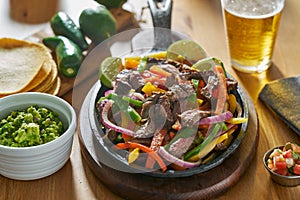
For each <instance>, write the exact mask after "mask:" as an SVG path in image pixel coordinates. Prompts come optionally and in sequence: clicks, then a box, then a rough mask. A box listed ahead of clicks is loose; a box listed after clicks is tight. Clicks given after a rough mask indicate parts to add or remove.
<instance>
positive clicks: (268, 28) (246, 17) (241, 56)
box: [221, 0, 284, 73]
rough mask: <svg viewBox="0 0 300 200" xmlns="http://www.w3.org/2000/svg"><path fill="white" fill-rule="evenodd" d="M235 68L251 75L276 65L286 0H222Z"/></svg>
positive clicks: (232, 62) (231, 56)
mask: <svg viewBox="0 0 300 200" xmlns="http://www.w3.org/2000/svg"><path fill="white" fill-rule="evenodd" d="M221 2H222V9H223V17H224V23H225V29H226V33H227V40H228V41H227V42H228V46H229V52H230V59H231V64H232V67H233V68H235V69H236V70H238V71H242V72H247V73H260V72H263V71H265V70H267V69H268V68H269V67H270V66H271V64H272V62H271V58H272V54H273V50H274V45H275V40H276V35H277V32H278V27H279V22H280V17H281V13H282V10H283V7H284V0H221Z"/></svg>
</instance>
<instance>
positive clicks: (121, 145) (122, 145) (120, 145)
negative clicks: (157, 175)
mask: <svg viewBox="0 0 300 200" xmlns="http://www.w3.org/2000/svg"><path fill="white" fill-rule="evenodd" d="M115 146H116V147H117V148H119V149H135V148H139V149H140V150H141V151H144V152H146V153H148V155H149V156H151V157H152V158H153V159H154V160H155V161H156V162H157V164H158V165H159V166H160V168H161V170H162V171H163V172H165V171H166V170H167V166H166V164H165V163H164V161H163V160H162V158H161V157H160V156H159V155H158V154H157V153H156V152H155V151H153V150H152V149H150V148H149V147H147V146H145V145H142V144H139V143H135V142H125V143H118V144H116V145H115Z"/></svg>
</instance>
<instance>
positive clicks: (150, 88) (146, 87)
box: [142, 82, 166, 96]
mask: <svg viewBox="0 0 300 200" xmlns="http://www.w3.org/2000/svg"><path fill="white" fill-rule="evenodd" d="M142 91H143V92H144V93H145V94H147V95H148V96H151V95H152V92H162V93H166V91H165V90H163V89H161V88H158V87H156V86H155V85H153V84H152V83H150V82H147V83H146V84H145V85H144V87H143V88H142Z"/></svg>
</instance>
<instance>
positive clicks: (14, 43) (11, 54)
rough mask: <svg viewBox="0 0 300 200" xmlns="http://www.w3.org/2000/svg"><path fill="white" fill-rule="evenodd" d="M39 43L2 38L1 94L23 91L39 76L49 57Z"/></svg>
mask: <svg viewBox="0 0 300 200" xmlns="http://www.w3.org/2000/svg"><path fill="white" fill-rule="evenodd" d="M47 53H48V51H47V49H46V48H44V47H43V46H42V45H39V44H37V43H31V42H27V41H24V40H17V39H12V38H1V39H0V58H1V59H0V96H5V95H8V94H13V93H17V92H20V91H22V90H23V89H24V88H25V87H26V86H28V85H29V84H30V82H31V81H32V80H33V79H34V78H35V77H36V76H37V74H38V73H39V72H40V70H41V69H42V67H43V64H44V62H45V60H46V58H47Z"/></svg>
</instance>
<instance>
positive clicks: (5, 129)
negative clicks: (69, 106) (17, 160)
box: [0, 105, 64, 147]
mask: <svg viewBox="0 0 300 200" xmlns="http://www.w3.org/2000/svg"><path fill="white" fill-rule="evenodd" d="M63 133H64V127H63V123H62V122H61V120H60V119H59V118H58V115H57V113H54V112H53V111H51V110H50V109H48V108H44V107H39V106H37V105H32V106H29V107H28V108H27V109H25V110H20V111H13V112H11V113H10V115H8V116H7V117H6V118H4V119H1V121H0V144H1V145H5V146H11V147H29V146H36V145H40V144H45V143H47V142H50V141H52V140H55V139H56V138H58V137H59V136H60V135H61V134H63Z"/></svg>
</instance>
